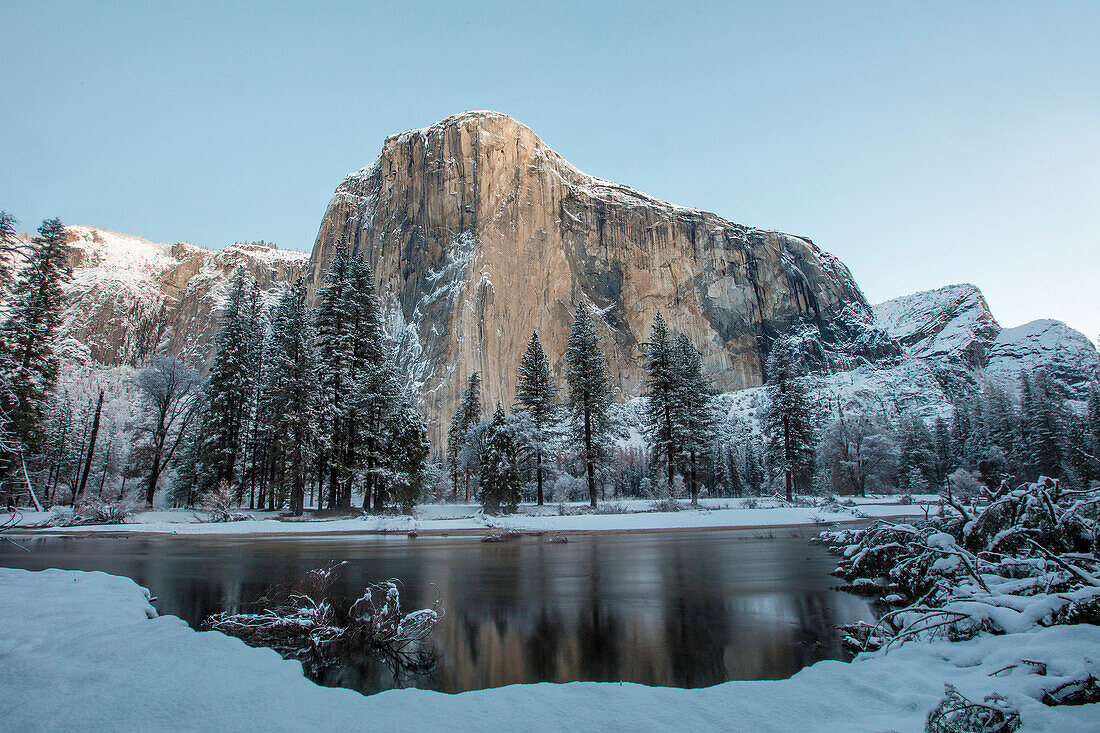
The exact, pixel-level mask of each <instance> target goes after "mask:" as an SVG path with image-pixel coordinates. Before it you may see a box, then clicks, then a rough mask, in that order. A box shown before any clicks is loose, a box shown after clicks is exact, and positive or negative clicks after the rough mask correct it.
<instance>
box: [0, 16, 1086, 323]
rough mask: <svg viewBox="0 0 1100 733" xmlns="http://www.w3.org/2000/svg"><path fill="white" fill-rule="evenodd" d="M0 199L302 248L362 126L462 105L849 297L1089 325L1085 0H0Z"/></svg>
mask: <svg viewBox="0 0 1100 733" xmlns="http://www.w3.org/2000/svg"><path fill="white" fill-rule="evenodd" d="M0 70H2V71H0V75H2V76H0V78H2V79H3V83H2V84H0V95H2V96H0V110H2V113H0V156H2V158H0V160H2V163H0V165H2V167H0V208H2V209H7V210H9V211H11V212H12V213H14V214H15V215H16V216H18V217H19V218H20V219H21V221H22V226H23V227H24V228H27V229H32V228H34V226H36V224H37V222H38V221H39V220H41V219H42V218H44V217H47V216H54V215H56V216H60V217H61V218H62V219H63V220H64V221H65V222H66V223H73V224H77V223H79V224H92V225H96V226H101V227H105V228H110V229H115V230H118V231H123V232H127V233H132V234H140V235H143V236H146V237H148V238H150V239H154V240H159V241H175V240H188V241H192V242H196V243H199V244H203V245H207V246H213V247H217V246H221V245H223V244H226V243H229V242H233V241H238V240H257V239H266V240H268V241H275V242H278V243H279V245H280V246H282V247H286V248H296V249H306V250H308V249H310V248H311V246H312V244H313V239H314V237H315V235H316V231H317V226H318V224H319V223H320V219H321V215H322V213H323V212H324V208H325V204H326V202H327V201H328V198H329V196H330V194H331V192H332V190H333V189H334V188H335V187H336V185H337V184H338V183H339V182H340V180H341V179H342V178H343V177H344V175H345V174H347V173H348V172H350V171H352V170H355V169H358V168H360V167H362V166H363V165H366V164H368V163H370V162H371V161H372V160H373V159H374V158H375V156H376V155H377V154H378V152H379V150H380V149H381V145H382V141H383V139H384V138H385V136H386V135H387V134H390V133H393V132H398V131H401V130H404V129H408V128H413V127H424V126H426V125H429V124H431V123H432V122H435V121H437V120H439V119H441V118H443V117H446V116H447V115H450V114H453V113H455V112H459V111H462V110H467V109H494V110H498V111H500V112H505V113H507V114H510V115H512V116H513V117H516V118H517V119H519V120H520V121H521V122H524V123H525V124H527V125H529V126H530V127H531V128H532V129H534V130H535V132H536V133H538V134H539V136H540V137H542V139H543V140H545V141H546V142H547V143H548V144H549V145H550V146H552V147H553V148H554V149H556V150H557V151H558V152H560V153H561V154H562V155H564V156H565V157H566V158H567V159H568V160H569V161H571V162H572V163H574V164H575V165H577V166H578V167H579V168H581V169H582V170H584V171H586V172H588V173H591V174H593V175H598V176H601V177H603V178H610V179H613V180H617V181H620V182H622V183H626V184H628V185H630V186H633V187H634V188H637V189H640V190H642V191H645V192H647V193H650V194H652V195H655V196H658V197H660V198H663V199H667V200H669V201H672V202H675V203H678V204H683V205H688V206H693V207H697V208H703V209H707V210H710V211H714V212H716V213H718V214H719V215H721V216H724V217H726V218H728V219H731V220H733V221H736V222H739V223H742V224H747V225H752V226H758V227H763V228H770V229H778V230H781V231H786V232H790V233H793V234H798V235H803V236H808V237H811V238H812V239H813V240H814V241H815V242H816V243H817V244H818V245H820V246H821V247H822V248H824V249H826V250H828V251H831V252H833V253H835V254H836V255H838V256H840V257H841V258H842V259H843V260H844V261H845V262H846V263H847V264H848V265H849V267H850V268H851V269H852V271H853V273H854V274H855V276H856V279H857V280H858V282H859V283H860V284H861V285H862V287H863V289H864V292H865V293H866V295H867V297H868V299H870V300H871V301H872V302H878V301H881V300H885V299H888V298H891V297H894V296H897V295H902V294H905V293H909V292H913V291H916V290H921V289H927V288H933V287H938V286H940V285H944V284H948V283H954V282H973V283H975V284H977V285H979V286H980V287H981V288H982V289H983V291H984V292H985V293H986V296H987V297H988V299H989V301H990V304H991V306H992V307H993V310H994V313H995V314H996V315H997V317H998V318H999V320H1000V321H1001V322H1002V323H1003V324H1004V325H1006V326H1013V325H1019V324H1020V323H1023V322H1026V321H1029V320H1031V319H1034V318H1040V317H1053V318H1058V319H1061V320H1064V321H1066V322H1068V323H1069V324H1070V325H1072V326H1074V327H1076V328H1078V329H1081V330H1083V331H1085V332H1086V333H1087V334H1088V335H1089V336H1090V337H1091V338H1093V339H1094V340H1095V339H1096V338H1097V334H1098V333H1100V287H1098V285H1100V3H1097V2H1086V3H1080V4H1074V3H1060V2H1035V3H1017V2H1006V1H1004V0H999V1H997V2H989V3H985V2H958V0H954V1H953V2H946V3H939V2H908V3H897V4H895V3H890V2H882V1H876V2H867V3H855V2H848V3H842V2H837V3H825V2H821V3H764V2H759V3H713V4H710V3H690V2H663V3H603V2H577V3H574V2H566V1H560V0H559V1H557V2H538V3H509V4H500V5H494V4H488V3H475V2H461V3H457V2H456V3H444V2H440V3H438V4H420V3H404V2H386V3H375V4H369V3H365V2H349V3H324V4H323V3H320V2H294V3H286V4H271V3H243V2H242V3H200V2H193V3H162V2H132V3H126V2H79V3H53V2H45V1H36V2H15V1H14V0H0Z"/></svg>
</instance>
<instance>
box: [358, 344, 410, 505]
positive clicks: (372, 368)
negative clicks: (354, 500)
mask: <svg viewBox="0 0 1100 733" xmlns="http://www.w3.org/2000/svg"><path fill="white" fill-rule="evenodd" d="M359 386H360V393H359V394H358V396H357V399H358V403H359V415H358V418H357V421H358V424H359V428H360V429H361V431H362V433H361V441H360V446H359V447H358V448H357V450H358V452H359V454H360V455H359V459H360V461H361V463H362V473H363V479H364V480H363V509H371V508H372V504H371V502H372V500H373V510H374V511H375V512H380V511H382V509H383V508H384V507H385V504H386V499H387V495H386V494H387V488H388V487H387V484H388V482H389V477H390V474H391V472H392V469H393V465H394V459H393V455H392V453H393V451H394V450H395V448H394V446H393V441H394V431H395V429H396V427H397V426H396V423H395V422H394V420H395V413H396V412H397V408H398V407H399V402H400V399H401V386H400V385H399V384H398V382H397V367H396V365H395V364H394V363H393V359H392V357H389V358H386V359H385V360H384V361H383V362H382V363H381V364H377V365H376V364H373V363H370V362H368V364H367V373H366V374H365V375H363V376H362V377H361V378H360V380H359Z"/></svg>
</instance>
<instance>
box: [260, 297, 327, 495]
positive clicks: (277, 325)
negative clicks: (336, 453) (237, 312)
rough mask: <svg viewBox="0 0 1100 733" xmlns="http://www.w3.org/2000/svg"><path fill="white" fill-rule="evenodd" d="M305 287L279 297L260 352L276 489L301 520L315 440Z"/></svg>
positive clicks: (314, 397)
mask: <svg viewBox="0 0 1100 733" xmlns="http://www.w3.org/2000/svg"><path fill="white" fill-rule="evenodd" d="M313 346H314V338H313V328H312V326H311V318H310V314H309V312H308V307H307V306H306V289H305V284H304V283H303V282H302V280H301V279H299V280H298V281H297V282H296V283H294V285H292V286H291V287H289V288H287V289H286V290H284V291H283V293H282V294H281V295H280V296H279V300H278V303H277V304H276V306H275V314H274V318H273V319H272V324H271V338H270V339H269V340H268V343H267V345H266V348H265V350H264V355H263V356H264V363H265V365H266V366H267V372H266V378H265V381H264V385H263V393H262V403H263V412H264V414H265V415H267V416H268V419H269V420H271V428H272V434H273V436H274V445H275V450H276V452H277V455H278V456H279V457H280V460H279V463H278V473H279V484H280V485H281V486H282V487H283V488H284V490H285V489H289V495H290V509H291V511H292V512H293V513H294V514H295V516H301V515H302V512H303V510H304V508H305V485H306V481H307V477H308V474H309V471H310V468H311V466H312V462H313V458H314V455H313V450H314V447H315V445H316V443H315V441H316V437H317V422H318V420H317V414H318V406H317V392H318V389H317V374H316V367H317V364H316V359H315V355H314V352H313Z"/></svg>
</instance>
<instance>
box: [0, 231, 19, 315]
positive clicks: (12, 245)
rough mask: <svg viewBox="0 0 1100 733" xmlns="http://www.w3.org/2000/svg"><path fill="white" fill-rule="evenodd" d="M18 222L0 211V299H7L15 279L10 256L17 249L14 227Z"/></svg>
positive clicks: (17, 241)
mask: <svg viewBox="0 0 1100 733" xmlns="http://www.w3.org/2000/svg"><path fill="white" fill-rule="evenodd" d="M18 223H19V220H18V219H16V218H15V217H14V216H12V215H11V214H9V213H8V212H6V211H0V298H3V299H4V300H6V299H7V294H8V290H9V289H10V288H11V286H12V281H13V280H14V279H15V273H14V272H12V270H11V264H10V263H11V255H12V254H14V253H15V252H16V251H18V249H19V240H18V239H17V238H16V233H15V225H16V224H18Z"/></svg>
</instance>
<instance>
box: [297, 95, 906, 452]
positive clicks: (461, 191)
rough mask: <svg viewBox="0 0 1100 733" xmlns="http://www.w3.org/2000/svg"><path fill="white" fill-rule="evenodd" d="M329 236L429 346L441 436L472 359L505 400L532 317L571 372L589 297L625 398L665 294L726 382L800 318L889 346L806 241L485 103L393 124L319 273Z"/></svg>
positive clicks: (831, 344)
mask: <svg viewBox="0 0 1100 733" xmlns="http://www.w3.org/2000/svg"><path fill="white" fill-rule="evenodd" d="M337 246H347V247H349V248H350V249H351V250H352V251H355V252H362V253H364V254H365V256H366V257H368V258H369V260H370V262H371V264H372V265H373V267H374V269H375V274H376V278H377V280H378V281H379V283H380V292H381V293H382V294H383V296H384V298H385V299H386V301H387V303H388V306H389V314H390V315H389V320H390V328H391V331H392V332H394V333H396V334H398V335H399V336H400V339H401V342H402V349H401V350H402V353H403V354H405V355H406V357H407V358H409V359H410V362H411V360H412V358H413V357H416V358H418V359H419V361H420V364H421V367H420V370H419V372H418V374H417V377H418V379H419V381H421V382H422V384H423V387H424V390H423V392H424V396H425V401H426V407H427V412H428V418H429V423H434V425H433V427H434V428H435V429H434V430H433V433H434V435H435V436H436V437H437V436H438V435H439V425H441V424H442V423H444V422H445V420H446V417H447V416H448V415H449V413H450V412H451V410H453V407H454V405H455V404H456V402H457V397H458V394H459V392H460V391H461V390H462V388H463V386H464V382H465V379H466V377H467V375H469V374H470V373H472V372H474V371H480V372H481V373H482V378H483V384H484V385H485V390H486V392H487V394H486V397H487V404H489V405H491V404H493V403H496V402H500V403H501V404H503V405H505V406H507V405H509V404H510V403H511V402H512V398H513V383H514V380H515V373H516V367H517V365H518V363H519V359H520V356H521V354H522V353H523V350H524V347H525V346H526V344H527V340H528V338H529V337H530V335H531V332H532V331H533V330H537V331H538V332H539V337H540V340H541V341H542V343H543V346H544V347H545V348H546V351H547V354H548V356H549V357H550V360H551V363H552V365H553V367H554V371H555V375H556V377H557V378H558V380H559V382H561V381H562V379H563V369H564V364H563V359H562V355H563V354H564V351H565V346H566V341H567V339H568V335H569V329H570V325H571V322H572V319H573V313H574V310H575V308H576V306H577V304H579V303H582V302H583V303H588V304H590V305H592V306H594V307H595V308H596V309H598V311H599V312H600V313H601V314H602V317H601V319H600V323H601V327H602V330H603V341H604V349H605V352H606V354H607V356H608V357H609V360H610V363H611V368H612V370H613V373H614V378H615V381H616V384H617V385H618V386H619V387H620V389H621V393H620V397H622V398H626V397H631V396H634V395H636V394H638V392H639V390H640V387H641V383H642V368H641V364H642V360H641V356H642V352H643V348H644V345H643V343H644V341H645V339H646V338H647V337H648V332H649V324H650V323H651V321H652V319H653V316H654V314H655V313H656V312H657V310H661V311H662V313H663V314H664V316H665V318H666V320H667V321H668V322H669V325H670V326H671V327H672V328H673V329H675V330H677V331H682V332H684V333H686V334H687V335H688V336H689V337H690V338H691V340H692V341H693V342H694V343H695V345H696V346H697V347H698V348H699V349H700V350H701V351H702V353H703V356H704V359H705V363H706V367H707V369H708V371H709V372H710V373H711V374H712V375H713V379H714V382H715V384H716V386H717V387H719V388H721V389H725V390H728V389H739V388H743V387H748V386H753V385H759V384H761V382H762V380H763V376H764V374H763V372H764V369H763V365H764V360H765V358H766V353H767V349H768V347H769V346H770V343H771V341H772V340H773V339H774V337H775V336H776V335H778V334H781V333H783V332H784V331H786V330H787V329H788V328H790V327H791V326H794V325H800V326H801V328H802V330H803V331H804V332H806V331H808V332H809V333H811V335H812V336H813V337H814V338H815V339H816V340H817V341H818V342H819V345H820V347H821V351H823V352H825V353H833V354H840V355H842V356H843V358H844V360H846V361H847V362H848V363H851V362H852V361H853V360H854V361H855V362H859V361H861V360H862V361H866V360H868V359H872V358H875V357H876V356H881V355H883V354H892V353H897V351H896V350H897V347H896V345H895V344H894V343H893V342H892V341H891V340H890V339H888V338H887V337H885V335H884V334H883V333H882V332H881V331H877V330H876V329H875V328H874V327H873V326H872V324H871V321H872V313H871V310H870V307H869V306H868V304H867V302H866V301H865V299H864V297H863V295H862V293H861V292H860V290H859V288H858V286H857V285H856V283H855V282H854V281H853V279H852V277H851V274H850V273H849V271H848V269H847V268H846V267H845V266H844V265H843V264H842V263H841V262H840V261H839V260H837V259H836V258H835V257H832V256H831V255H829V254H827V253H824V252H822V251H821V250H819V249H818V248H817V247H816V246H814V244H813V243H811V242H810V241H809V240H806V239H801V238H798V237H793V236H790V235H786V234H779V233H776V232H766V231H761V230H756V229H752V228H748V227H744V226H740V225H737V224H733V223H730V222H729V221H726V220H725V219H722V218H719V217H718V216H715V215H714V214H710V213H706V212H702V211H698V210H695V209H688V208H683V207H679V206H674V205H672V204H668V203H665V202H663V201H658V200H657V199H654V198H652V197H649V196H646V195H645V194H642V193H639V192H637V191H634V190H633V189H630V188H628V187H626V186H623V185H619V184H616V183H612V182H609V181H605V180H601V179H598V178H594V177H592V176H588V175H586V174H584V173H582V172H580V171H579V170H577V169H576V168H574V167H573V166H572V165H570V164H569V163H567V162H566V161H565V160H564V159H563V158H562V157H561V156H560V155H558V154H557V153H555V152H554V151H553V150H551V149H550V148H549V147H547V146H546V145H545V144H544V143H543V142H542V141H541V140H540V139H539V138H538V137H537V136H536V135H535V134H534V133H533V132H532V131H531V130H530V129H528V128H527V127H525V126H523V125H521V124H520V123H518V122H516V121H515V120H513V119H511V118H510V117H507V116H505V115H502V114H497V113H492V112H470V113H465V114H461V115H456V116H454V117H449V118H447V119H445V120H443V121H442V122H439V123H437V124H435V125H432V126H431V127H429V128H426V129H423V130H413V131H409V132H405V133H402V134H400V135H394V136H391V137H389V138H388V139H387V140H386V141H385V144H384V145H383V148H382V153H381V155H380V156H379V158H378V159H377V160H376V161H375V162H374V164H373V165H370V166H368V167H366V168H364V169H362V170H360V171H358V172H356V173H353V174H351V175H350V176H348V177H347V178H346V179H345V180H344V182H343V183H341V184H340V186H339V187H338V188H337V189H336V193H335V195H334V196H333V197H332V200H331V202H330V203H329V206H328V209H327V211H326V212H325V216H324V219H323V220H322V222H321V226H320V231H319V232H318V235H317V241H316V244H315V246H314V250H313V257H312V263H311V266H312V268H313V271H312V283H313V286H314V287H315V288H316V286H317V285H318V284H319V282H320V279H321V276H322V273H323V268H324V267H325V264H326V262H327V261H328V260H329V259H330V257H331V255H332V252H333V251H334V249H335V248H336V247H337Z"/></svg>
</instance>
